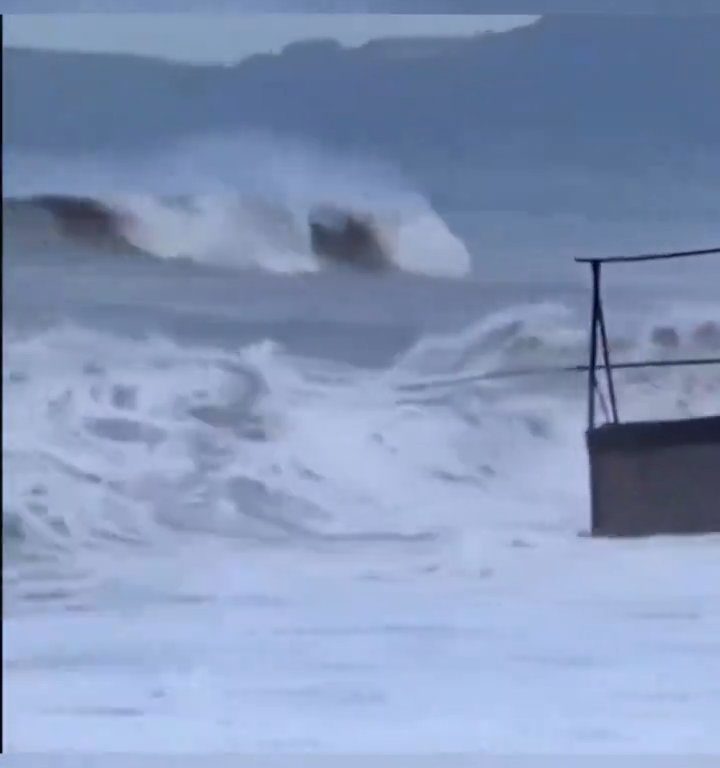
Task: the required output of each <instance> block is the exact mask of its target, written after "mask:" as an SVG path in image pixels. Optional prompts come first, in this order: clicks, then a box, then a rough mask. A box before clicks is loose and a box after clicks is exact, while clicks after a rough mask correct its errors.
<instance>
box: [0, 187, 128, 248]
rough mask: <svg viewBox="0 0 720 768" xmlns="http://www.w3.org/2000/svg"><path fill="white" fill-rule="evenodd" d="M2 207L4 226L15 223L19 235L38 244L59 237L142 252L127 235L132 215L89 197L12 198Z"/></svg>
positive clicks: (77, 242) (50, 241) (86, 243)
mask: <svg viewBox="0 0 720 768" xmlns="http://www.w3.org/2000/svg"><path fill="white" fill-rule="evenodd" d="M4 208H5V213H6V215H7V219H6V222H7V225H8V226H9V227H12V225H13V223H16V224H17V226H18V227H19V228H21V229H23V230H24V231H23V233H22V234H24V235H26V236H31V237H32V236H34V237H33V238H32V239H34V241H35V242H36V243H38V244H48V245H49V244H52V242H53V241H54V240H57V239H58V238H60V240H65V241H68V242H69V243H76V244H78V245H84V246H88V247H92V248H97V249H99V250H101V251H107V250H111V251H116V250H119V251H125V252H128V251H129V252H138V253H142V252H143V249H141V248H139V247H138V246H137V245H136V244H134V243H133V242H132V241H131V240H130V239H129V238H128V237H127V234H126V233H127V231H128V229H129V227H130V226H131V224H132V221H133V217H132V216H131V214H129V213H127V212H124V211H120V210H117V209H114V208H113V207H111V206H110V205H108V204H106V203H104V202H102V201H100V200H96V199H94V198H91V197H79V196H78V197H76V196H72V195H34V196H32V197H28V198H11V199H9V200H8V201H6V203H5V205H4Z"/></svg>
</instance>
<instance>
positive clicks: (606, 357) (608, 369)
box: [598, 275, 618, 424]
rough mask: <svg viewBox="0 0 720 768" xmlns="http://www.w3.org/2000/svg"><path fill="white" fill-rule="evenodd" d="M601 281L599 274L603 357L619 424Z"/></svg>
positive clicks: (611, 400) (613, 407) (609, 391)
mask: <svg viewBox="0 0 720 768" xmlns="http://www.w3.org/2000/svg"><path fill="white" fill-rule="evenodd" d="M599 283H600V276H599V275H598V323H599V325H600V338H601V340H602V348H603V358H604V362H605V377H606V379H607V388H608V394H609V395H610V408H611V410H612V419H613V422H614V423H615V424H617V423H618V409H617V400H616V398H615V382H614V381H613V375H612V366H611V364H610V345H609V344H608V338H607V329H606V327H605V312H604V311H603V306H602V298H601V295H600V285H599Z"/></svg>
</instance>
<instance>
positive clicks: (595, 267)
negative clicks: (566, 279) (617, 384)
mask: <svg viewBox="0 0 720 768" xmlns="http://www.w3.org/2000/svg"><path fill="white" fill-rule="evenodd" d="M592 278H593V289H592V290H593V297H592V317H591V320H590V364H589V365H588V430H591V429H593V428H594V427H595V387H596V386H597V380H596V378H595V369H596V367H597V323H598V312H599V310H600V262H599V261H593V262H592Z"/></svg>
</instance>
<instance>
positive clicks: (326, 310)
mask: <svg viewBox="0 0 720 768" xmlns="http://www.w3.org/2000/svg"><path fill="white" fill-rule="evenodd" d="M233 146H234V145H233ZM259 146H260V147H261V148H262V152H260V151H259V150H258V147H259ZM218 147H219V144H218V143H214V144H212V145H208V147H205V148H200V149H198V148H196V151H195V154H193V155H192V172H191V169H190V160H189V159H187V158H186V157H185V155H183V154H182V152H181V153H180V154H174V155H168V157H166V158H161V159H157V158H155V159H154V160H153V161H152V162H150V161H146V164H145V166H144V170H143V171H142V172H140V171H139V170H138V167H139V166H136V167H133V164H132V163H129V162H128V163H125V164H123V165H122V166H121V167H118V166H116V165H114V164H112V163H109V162H108V161H106V160H103V159H102V158H95V159H94V160H92V161H83V163H81V164H78V161H77V160H75V161H71V160H68V159H65V160H61V159H57V158H56V159H54V160H53V161H52V162H49V161H48V159H47V158H45V159H43V160H44V164H43V165H42V170H41V166H39V165H38V166H35V165H34V163H32V162H30V159H28V158H25V162H26V163H27V165H25V166H24V167H25V173H24V174H23V172H22V169H23V165H22V164H21V163H20V160H18V159H17V158H16V159H15V161H14V162H15V165H13V166H12V170H11V173H10V190H9V193H10V194H11V195H13V196H14V197H15V198H16V199H19V198H23V199H27V198H28V197H30V196H32V195H38V194H64V195H79V194H81V195H92V196H93V197H94V198H96V199H101V200H104V201H113V204H114V205H121V206H122V205H124V206H126V207H127V209H128V210H132V212H133V220H134V221H135V222H136V224H135V226H136V229H135V230H134V234H133V237H134V238H135V241H134V242H135V244H136V245H139V246H140V247H141V250H142V251H143V252H144V256H140V255H138V254H134V253H126V252H123V251H122V249H120V253H110V252H109V251H107V250H103V249H102V248H100V247H98V248H96V249H93V247H89V246H87V243H86V244H85V245H84V246H83V247H84V249H85V250H84V255H83V257H82V258H81V257H80V256H79V253H80V246H79V245H78V244H77V243H76V242H75V241H73V240H72V239H70V240H68V239H67V238H60V239H59V240H53V241H49V240H48V239H47V238H46V234H47V230H44V229H42V228H41V227H39V226H36V225H34V224H33V225H32V226H30V225H28V218H27V215H26V213H27V212H25V214H22V215H21V214H18V213H17V211H15V213H14V214H13V216H15V218H13V219H10V220H9V221H6V232H5V235H6V242H7V243H9V245H8V246H7V247H6V252H5V257H4V258H5V262H4V270H5V275H4V277H5V280H4V291H5V295H4V320H5V332H4V336H3V393H4V397H3V462H4V473H3V480H4V482H3V531H4V552H5V571H4V581H5V610H6V612H7V615H8V617H9V621H8V623H7V628H6V669H5V671H6V685H7V690H8V695H9V696H12V697H14V699H13V701H14V703H13V706H12V713H11V715H10V717H9V719H8V720H7V726H6V736H7V738H8V739H9V742H10V745H11V747H15V748H17V749H21V748H28V747H29V746H32V747H33V748H36V749H37V748H47V749H53V748H77V747H78V745H80V746H82V747H84V748H89V749H113V748H119V745H120V744H122V747H123V749H133V750H136V749H137V750H142V749H167V748H170V747H172V749H176V750H177V749H179V750H197V749H204V750H217V751H221V750H223V749H237V750H244V751H267V750H270V751H288V750H289V751H308V750H309V751H317V750H321V751H322V750H330V751H341V750H353V749H359V748H363V749H368V748H369V749H371V750H373V751H383V750H386V751H390V752H392V751H402V750H407V749H412V750H415V751H417V750H421V751H426V750H438V751H458V750H464V749H487V748H492V749H509V750H521V751H522V750H530V751H557V750H558V749H561V750H563V751H566V750H567V751H588V750H589V751H598V750H599V751H617V750H622V751H630V752H632V751H638V750H640V751H642V750H646V751H647V750H663V749H668V748H670V749H680V750H683V749H689V748H691V747H692V748H697V747H698V745H701V746H704V747H707V748H717V741H716V740H715V738H714V737H713V736H712V733H714V731H713V729H712V728H711V727H710V725H711V723H712V722H714V714H713V713H716V712H717V707H718V705H719V704H720V692H719V691H718V688H717V686H716V685H714V684H713V682H712V681H711V680H710V679H709V678H708V675H707V672H706V670H707V668H708V666H709V667H712V666H713V665H716V664H717V663H718V662H720V656H719V655H718V653H719V651H718V647H717V644H716V643H714V640H713V639H712V638H713V637H714V635H713V631H715V632H716V631H717V629H718V628H720V626H719V624H718V622H719V621H720V603H719V602H718V597H717V589H716V587H715V586H714V585H715V584H716V583H718V576H719V575H720V570H719V569H718V565H717V558H716V557H715V555H716V551H715V550H716V548H717V544H718V542H717V538H716V537H705V538H704V539H700V540H695V541H693V542H687V541H686V542H680V541H675V540H672V539H660V540H656V541H650V542H630V543H618V542H599V541H593V540H591V539H588V538H586V537H583V536H582V535H581V534H583V533H584V532H586V530H587V527H588V494H587V474H586V473H587V470H586V457H585V453H584V446H583V430H584V417H585V389H584V379H583V378H582V377H578V376H576V375H575V374H570V375H558V374H554V373H552V372H548V373H544V374H538V375H533V376H530V377H510V378H494V377H493V376H494V375H495V374H497V373H499V372H506V371H512V370H517V369H528V368H529V369H538V368H539V369H552V368H553V367H556V366H562V365H574V364H578V363H583V362H584V361H585V354H586V347H587V330H586V318H587V309H588V308H587V301H586V300H587V291H586V290H585V289H584V288H579V287H578V285H573V284H568V285H557V286H555V287H553V288H549V287H548V286H547V285H535V284H533V283H532V282H527V281H524V280H523V279H522V278H520V277H519V276H518V273H517V270H516V268H515V266H514V265H513V264H512V263H508V265H507V269H506V270H505V271H502V270H498V269H497V267H496V268H495V271H494V272H492V271H491V270H490V269H489V268H488V267H487V264H486V263H485V262H484V261H483V255H482V254H478V253H473V254H472V255H473V257H474V259H475V263H474V265H471V259H470V254H471V252H472V250H473V248H472V244H471V243H470V244H463V243H461V242H460V240H459V239H458V238H457V237H456V236H455V235H453V234H452V233H451V232H450V229H449V228H448V226H447V225H446V223H445V222H444V220H443V217H442V216H441V215H440V214H439V213H437V212H436V211H434V210H433V208H432V206H431V204H430V203H429V202H428V201H427V200H424V199H423V198H422V196H420V195H419V194H417V193H415V192H413V191H412V190H410V191H408V187H407V186H403V185H401V184H399V182H397V180H396V179H394V178H393V177H392V175H388V174H387V173H385V172H381V171H380V170H377V169H374V170H371V171H368V170H367V168H365V169H364V170H363V171H362V173H361V171H360V169H361V168H362V167H363V166H362V164H360V163H359V162H351V161H348V160H346V159H343V160H342V161H340V160H337V159H336V158H325V157H323V156H322V155H320V154H318V153H314V154H313V153H310V154H309V155H304V154H303V152H302V151H301V150H300V149H299V148H298V147H294V148H293V149H292V151H291V152H289V150H287V149H283V150H282V152H281V153H280V154H279V156H278V157H276V155H275V154H274V153H273V151H271V147H270V146H269V145H267V144H260V145H258V144H257V142H256V143H255V144H254V145H253V151H254V152H255V153H258V152H259V157H260V160H258V162H257V163H256V164H254V165H253V166H252V168H253V175H254V178H255V181H254V182H253V183H251V182H250V181H249V178H250V176H249V175H248V174H246V176H245V177H243V178H241V179H240V181H236V182H235V186H234V187H233V186H232V183H231V179H230V178H229V176H226V177H223V175H222V174H220V175H217V176H215V177H214V181H213V182H212V183H210V182H209V181H207V179H206V187H207V188H209V187H212V186H213V185H214V187H215V188H213V189H211V190H210V191H208V189H198V185H197V182H198V179H199V178H200V176H201V174H199V173H198V170H197V169H198V168H202V170H203V174H207V176H208V178H209V177H210V176H212V173H213V172H215V171H216V170H217V166H218V163H217V157H218V155H217V153H218V152H219V149H218ZM223 147H224V151H226V150H227V147H228V145H227V143H226V144H225V145H223ZM248 151H249V150H247V149H245V150H243V152H245V153H246V154H245V155H243V159H244V161H245V162H248V155H247V152H248ZM263 152H264V153H265V154H264V155H263V154H262V153H263ZM171 157H172V158H174V159H175V161H176V162H175V164H174V165H173V166H172V167H173V168H174V169H175V170H174V176H172V177H171V178H167V177H164V176H163V174H161V173H159V171H158V168H161V167H163V166H164V167H168V166H169V165H170V158H171ZM228 157H232V158H233V165H235V166H237V165H238V163H239V160H238V155H237V154H231V155H228ZM289 158H292V159H293V161H292V162H290V159H289ZM203 159H204V165H203V164H202V163H201V160H203ZM211 160H212V161H211ZM336 162H337V163H338V164H339V165H338V166H337V167H336V166H335V163H336ZM153 163H154V165H153ZM263 163H265V166H263V165H262V164H263ZM263 167H264V168H265V172H266V174H267V177H268V178H271V179H272V182H270V181H268V180H267V178H264V177H263V175H262V174H261V173H260V170H258V168H260V169H262V168H263ZM353 168H354V169H355V170H356V171H357V173H356V175H355V176H353V175H352V174H351V173H349V170H350V169H353ZM90 169H92V171H91V170H90ZM133 172H134V173H135V175H133ZM42 173H45V174H46V176H45V177H44V178H43V176H42ZM183 175H184V180H185V181H186V182H187V183H186V184H185V185H183V184H181V183H180V181H181V179H182V178H183ZM158 179H162V180H163V181H162V184H160V183H159V182H158ZM258 179H263V181H262V183H261V182H260V181H258ZM100 180H102V183H100ZM152 180H154V181H155V183H154V184H153V183H151V181H152ZM21 182H22V183H21ZM191 182H192V183H191ZM113 184H114V185H115V186H114V187H113ZM171 184H172V186H174V191H173V194H174V195H175V196H178V195H180V196H184V197H183V200H182V203H181V204H177V202H168V199H169V198H168V194H169V191H170V190H169V186H170V185H171ZM221 186H222V187H223V189H222V190H220V189H219V187H221ZM161 187H162V188H161ZM261 187H262V189H261ZM118 190H121V191H120V192H118ZM270 190H274V191H273V192H272V194H270ZM289 190H290V191H289ZM259 191H262V195H260V196H259V195H258V194H257V193H258V192H259ZM250 193H252V195H250ZM188 196H189V197H188ZM188 199H190V202H188ZM250 199H252V200H253V201H257V200H258V199H262V200H263V201H264V205H267V202H268V201H272V206H271V208H270V209H269V208H267V207H257V206H256V203H255V202H253V203H252V205H250V204H248V203H247V202H242V201H247V200H250ZM118 201H120V202H118ZM328 202H330V203H332V204H333V205H336V206H338V205H339V206H340V207H342V208H348V209H352V210H354V211H357V210H360V211H363V212H365V213H368V214H370V215H371V216H372V218H373V220H374V221H376V222H384V223H381V225H380V227H381V229H382V227H389V228H390V229H392V228H393V227H394V229H392V231H393V232H394V235H393V237H394V238H395V239H394V240H393V241H392V243H393V244H392V246H391V248H390V251H391V253H392V254H393V260H394V261H395V263H396V265H397V266H399V267H400V269H399V270H398V271H394V272H391V273H389V274H384V273H383V274H379V275H368V274H364V273H362V272H360V273H354V272H349V273H348V272H343V273H341V274H336V273H334V272H333V271H332V270H330V271H327V270H324V269H321V268H320V267H319V265H320V262H318V260H317V259H316V258H315V256H314V255H313V254H312V252H311V249H309V248H308V247H307V242H306V240H305V239H303V238H305V234H301V230H302V229H303V226H302V222H305V221H306V217H307V213H308V211H309V210H310V208H311V207H312V206H315V205H318V204H321V205H322V204H327V203H328ZM278 211H284V213H283V215H282V216H280V217H279V218H278ZM33 215H35V214H33ZM138 222H139V223H138ZM278 222H280V223H278ZM288 222H289V223H288ZM388 222H390V223H388ZM391 224H392V227H391ZM33 238H34V239H33ZM148 255H150V258H148ZM178 256H182V257H185V258H184V259H181V260H178V259H177V258H176V257H178ZM471 266H473V270H472V271H473V274H467V273H468V272H469V271H470V268H471ZM413 273H415V274H413ZM698 274H699V278H698V286H701V285H702V282H703V280H702V271H701V270H700V271H699V272H698ZM461 275H465V277H464V278H463V279H461V280H458V279H457V278H458V277H460V276H461ZM582 277H584V276H582V275H581V276H580V277H579V280H578V283H579V284H580V283H581V280H582ZM611 305H612V309H613V313H612V319H611V336H612V339H611V341H612V345H613V349H614V351H615V352H616V354H617V355H618V356H623V357H625V358H626V359H639V358H642V357H646V356H652V357H663V356H665V357H672V356H675V355H682V356H710V355H712V354H717V348H718V344H719V341H720V338H719V336H720V332H719V331H718V325H717V324H718V321H720V307H719V306H718V304H717V303H716V302H713V301H712V300H711V299H710V300H707V299H702V300H701V299H700V298H698V297H694V296H692V295H690V296H689V297H687V298H681V297H679V296H678V295H673V292H672V291H668V290H667V289H666V288H665V287H663V286H662V285H660V286H658V285H654V286H653V287H652V288H651V289H648V290H646V291H644V292H638V291H636V290H635V289H634V288H633V290H632V291H631V292H626V293H623V292H622V291H619V292H617V294H616V296H615V300H614V301H613V302H611ZM618 389H619V393H620V407H621V409H622V410H621V412H622V415H623V416H624V417H627V418H644V417H649V416H665V417H679V416H686V415H702V414H706V413H712V412H714V411H716V410H717V404H718V402H719V401H720V371H718V370H717V369H715V368H712V367H706V368H703V369H697V370H691V369H677V370H666V371H654V372H647V371H635V372H628V373H626V374H625V375H623V376H620V377H619V379H618ZM139 723H144V724H146V725H147V729H144V728H141V729H138V727H137V726H138V724H139ZM411 732H412V734H413V735H412V737H410V736H409V735H408V734H410V733H411ZM170 734H172V738H171V737H170ZM361 737H362V738H361Z"/></svg>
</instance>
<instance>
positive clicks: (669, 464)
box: [587, 416, 720, 536]
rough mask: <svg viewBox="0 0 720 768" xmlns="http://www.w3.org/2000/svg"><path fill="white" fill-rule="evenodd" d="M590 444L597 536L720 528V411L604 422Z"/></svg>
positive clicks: (591, 433)
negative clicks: (697, 416)
mask: <svg viewBox="0 0 720 768" xmlns="http://www.w3.org/2000/svg"><path fill="white" fill-rule="evenodd" d="M587 444H588V451H589V454H590V481H591V493H592V532H593V534H594V535H600V536H647V535H652V534H690V533H696V534H697V533H720V416H711V417H707V418H701V419H687V420H683V421H653V422H635V423H627V424H604V425H603V426H601V427H597V428H595V429H592V430H590V431H589V432H588V434H587Z"/></svg>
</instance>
